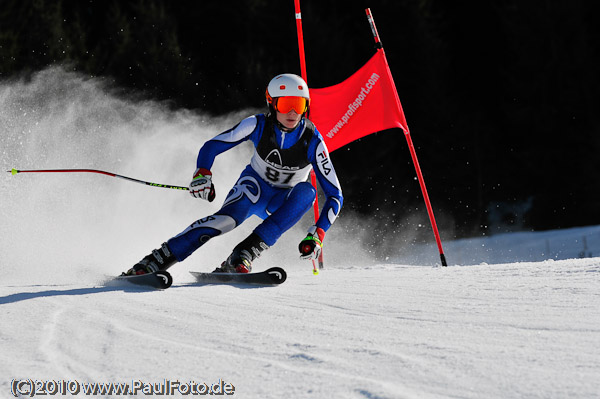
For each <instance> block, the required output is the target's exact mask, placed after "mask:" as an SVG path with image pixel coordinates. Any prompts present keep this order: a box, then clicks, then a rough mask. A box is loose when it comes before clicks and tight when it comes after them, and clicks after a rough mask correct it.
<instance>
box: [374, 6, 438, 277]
mask: <svg viewBox="0 0 600 399" xmlns="http://www.w3.org/2000/svg"><path fill="white" fill-rule="evenodd" d="M365 12H366V13H367V20H368V21H369V25H370V26H371V32H373V38H374V39H375V47H376V48H377V51H382V52H383V53H384V54H383V59H384V60H385V63H386V67H387V70H388V73H390V72H389V70H390V69H389V65H387V59H386V58H385V51H384V50H383V45H382V44H381V40H380V39H379V33H378V32H377V27H376V26H375V21H374V20H373V15H372V14H371V9H369V8H367V9H366V10H365ZM390 78H391V76H390ZM390 80H391V81H392V82H393V81H394V80H393V79H390ZM396 96H397V94H396ZM396 100H397V104H396V106H398V104H399V102H400V100H399V99H398V98H396ZM401 113H402V110H401ZM402 130H403V131H404V137H405V138H406V142H407V143H408V149H409V151H410V156H411V157H412V160H413V165H414V166H415V171H416V172H417V178H418V179H419V185H420V186H421V192H422V193H423V200H424V201H425V206H426V207H427V214H428V215H429V222H430V223H431V228H432V230H433V235H434V236H435V242H436V244H437V247H438V251H439V253H440V260H441V262H442V266H448V263H447V262H446V255H444V249H443V248H442V240H441V238H440V233H439V231H438V228H437V223H436V222H435V217H434V216H433V208H432V207H431V201H430V200H429V195H428V194H427V188H426V187H425V179H424V178H423V173H422V172H421V167H420V166H419V160H418V159H417V153H416V151H415V146H414V145H413V142H412V139H411V137H410V131H409V129H408V127H403V129H402Z"/></svg>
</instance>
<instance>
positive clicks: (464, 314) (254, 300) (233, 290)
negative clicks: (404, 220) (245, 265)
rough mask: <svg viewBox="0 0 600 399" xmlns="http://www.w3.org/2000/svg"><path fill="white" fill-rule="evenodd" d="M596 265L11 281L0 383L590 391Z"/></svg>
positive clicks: (362, 391) (279, 390)
mask: <svg viewBox="0 0 600 399" xmlns="http://www.w3.org/2000/svg"><path fill="white" fill-rule="evenodd" d="M599 273H600V258H592V259H573V260H562V261H546V262H536V263H518V264H499V265H477V266H451V267H448V268H441V267H423V266H421V267H419V266H402V265H376V266H370V267H365V266H355V267H349V268H346V269H325V270H323V271H322V272H321V274H320V275H318V276H313V275H312V274H310V271H305V270H291V271H290V273H289V277H288V281H287V282H285V283H284V284H283V285H282V286H279V287H268V288H243V287H240V286H233V287H232V286H218V285H206V286H202V285H195V284H193V283H191V282H190V281H183V282H182V281H177V278H176V282H175V283H174V286H173V287H171V288H170V289H168V290H165V291H153V290H144V289H140V288H138V287H135V286H128V285H127V284H125V285H118V286H112V285H108V286H106V285H94V283H93V282H90V284H86V283H83V282H81V283H78V284H69V285H64V286H61V285H55V286H48V287H45V286H43V285H38V286H27V285H18V284H11V285H8V286H4V287H2V295H1V296H0V304H1V306H2V309H3V311H4V322H3V323H2V326H1V327H0V334H1V337H2V340H1V342H2V355H1V356H2V358H3V359H2V363H1V364H2V366H0V372H1V374H2V375H3V376H4V381H2V383H1V384H0V396H1V397H6V396H8V395H7V394H8V392H10V386H9V381H10V380H11V379H12V378H37V379H44V380H47V379H56V380H60V379H70V380H73V379H75V380H78V381H80V382H113V381H114V382H130V381H133V380H142V381H144V382H160V381H162V380H163V379H165V378H167V379H173V380H180V381H187V380H194V381H204V382H208V383H212V382H216V381H218V380H219V379H223V380H225V381H227V382H230V383H231V384H233V385H234V386H235V387H236V391H235V395H234V397H243V398H281V397H293V398H313V397H319V398H321V397H331V398H404V397H406V398H482V397H487V398H516V397H527V398H530V397H531V398H565V397H569V398H574V397H578V398H591V397H596V396H597V395H598V392H600V391H599V390H600V382H599V381H600V379H599V378H598V377H599V376H600V374H599V372H600V318H599V316H600V315H599V311H598V309H600V298H599V296H600V294H599V291H598V286H599V285H598V277H599V276H600V275H599ZM180 277H181V276H180ZM179 280H181V278H180V279H179Z"/></svg>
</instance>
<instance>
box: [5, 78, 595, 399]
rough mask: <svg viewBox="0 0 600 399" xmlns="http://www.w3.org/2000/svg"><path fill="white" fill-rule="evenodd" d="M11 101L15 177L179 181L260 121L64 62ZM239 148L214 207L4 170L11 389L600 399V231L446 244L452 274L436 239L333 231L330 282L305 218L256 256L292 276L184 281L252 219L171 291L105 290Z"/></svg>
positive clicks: (183, 221)
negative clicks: (235, 133) (369, 240)
mask: <svg viewBox="0 0 600 399" xmlns="http://www.w3.org/2000/svg"><path fill="white" fill-rule="evenodd" d="M0 105H1V107H2V110H3V112H2V113H1V114H0V128H1V130H2V132H3V133H2V137H1V147H0V150H1V151H2V166H3V167H4V168H5V169H4V170H10V169H11V168H13V167H14V168H17V169H29V168H68V167H71V168H95V169H103V170H108V171H112V172H116V173H119V174H123V175H126V176H131V177H135V178H140V179H148V180H151V181H154V182H158V183H168V184H178V185H186V184H187V180H188V179H189V177H190V176H191V174H192V173H193V171H194V170H193V169H194V162H195V156H196V153H197V150H198V149H199V147H200V145H201V144H202V143H203V141H204V140H206V139H207V138H209V137H211V136H213V135H215V134H216V133H218V132H219V131H220V130H222V129H225V128H228V127H230V126H232V125H233V124H235V123H237V121H239V120H240V119H241V118H242V117H243V116H245V115H247V114H249V113H251V112H252V111H245V112H243V113H237V114H234V115H231V116H229V117H224V118H210V117H203V116H201V115H197V114H192V113H189V112H173V111H168V110H166V108H165V107H163V106H161V105H160V104H157V103H152V102H147V103H135V102H133V101H129V100H127V99H124V98H122V97H118V96H117V95H114V94H112V93H111V92H110V90H109V89H107V88H106V87H104V85H103V83H102V82H101V81H99V80H96V79H87V78H84V77H82V76H80V75H76V74H72V73H65V72H64V71H62V70H60V69H48V70H46V71H44V72H42V73H40V74H38V75H35V76H34V77H33V79H31V80H30V81H27V82H25V81H14V82H4V83H1V84H0ZM231 153H232V154H229V153H228V154H223V155H222V156H221V157H220V158H219V159H218V160H217V163H216V164H215V167H214V168H213V173H214V176H215V184H216V188H217V195H218V197H217V200H216V201H215V202H214V203H212V204H207V203H206V202H201V201H199V200H195V199H192V198H191V197H189V196H188V195H185V194H184V193H181V192H178V191H175V190H166V189H160V188H151V187H146V186H143V185H137V184H133V183H129V182H124V181H122V180H120V179H114V178H110V177H106V176H100V175H87V174H81V175H76V174H69V175H64V174H62V175H61V174H43V175H40V174H37V175H34V174H23V175H17V176H11V175H10V174H8V173H7V174H6V175H5V177H4V178H2V179H0V193H1V199H2V206H1V207H0V216H1V218H2V224H1V226H0V238H1V241H0V242H1V244H0V245H1V247H0V253H1V254H2V257H1V259H2V260H1V263H0V270H1V271H2V276H3V278H2V282H1V283H0V309H1V311H2V322H1V323H0V375H1V376H2V377H0V398H8V397H11V394H10V389H11V385H12V384H11V381H12V380H13V379H20V378H31V379H39V380H51V379H52V380H77V381H79V382H81V383H86V382H87V383H94V382H97V383H103V382H124V383H131V382H132V381H139V380H141V381H143V382H145V383H159V382H162V381H164V380H165V379H170V380H173V381H175V380H179V381H182V382H184V381H190V380H192V381H196V382H206V383H208V384H211V383H214V382H217V381H219V379H221V380H224V381H226V382H228V383H230V384H232V385H233V386H235V393H234V395H233V396H232V397H239V398H367V399H374V398H594V397H599V396H600V311H599V309H600V290H599V288H600V284H599V279H600V258H599V257H598V256H599V254H600V243H599V241H600V240H599V237H600V226H596V227H587V228H579V229H569V230H561V231H553V232H542V233H518V234H508V235H502V236H493V237H486V238H481V239H477V240H476V239H472V240H459V241H454V242H451V241H448V242H445V247H446V254H447V257H448V260H449V262H450V264H451V266H450V267H447V268H443V267H437V266H435V263H436V262H437V259H436V258H437V254H436V252H435V249H434V247H432V246H427V247H425V248H423V247H418V246H416V245H412V246H408V247H406V246H402V243H399V248H400V251H399V252H400V253H399V254H398V257H397V258H394V259H391V260H390V261H389V263H386V264H382V263H377V262H374V261H373V260H372V258H371V257H370V254H369V253H368V252H365V251H362V250H361V249H360V248H358V247H357V246H356V245H354V244H355V243H356V242H357V241H358V242H359V241H360V237H356V235H355V234H356V233H352V234H350V233H347V232H345V231H344V230H343V229H341V228H339V226H337V225H336V226H334V227H333V228H332V230H331V231H330V233H329V234H328V237H327V242H326V247H325V250H326V251H327V252H326V269H325V270H323V271H322V272H321V273H320V274H319V275H318V276H315V275H313V274H312V273H311V266H309V265H307V264H306V263H304V262H302V261H300V260H298V259H297V258H296V248H295V247H296V245H297V241H298V239H299V238H301V237H302V235H303V234H304V231H305V229H306V228H307V227H308V226H309V225H310V219H306V220H303V221H302V222H301V223H300V225H299V226H298V227H296V228H294V229H293V230H291V231H290V232H288V233H286V234H285V235H284V237H283V238H282V240H281V241H280V242H279V243H278V244H277V245H276V246H275V247H274V248H272V249H271V250H269V251H268V252H267V253H266V254H265V255H264V256H263V257H262V258H261V259H260V261H259V262H257V263H256V264H255V267H256V268H257V269H264V268H267V267H269V266H273V265H277V266H284V267H285V268H286V270H288V280H287V281H286V282H285V283H284V284H283V285H281V286H279V287H268V288H248V287H241V286H215V285H207V286H200V285H197V284H195V283H193V281H192V278H191V276H190V275H189V273H188V271H189V270H199V271H206V270H210V269H212V268H213V267H214V266H215V265H216V264H218V263H220V261H222V260H223V258H224V257H226V256H227V254H228V251H230V249H231V247H232V246H233V245H234V244H235V243H237V242H238V241H239V240H240V239H241V238H243V237H245V236H246V235H247V234H248V232H249V231H250V230H251V229H252V228H253V226H254V225H256V223H257V221H255V220H252V221H249V222H248V223H247V224H246V225H244V226H242V227H240V228H239V229H238V231H234V232H232V233H230V234H228V235H227V236H225V237H222V238H220V239H215V240H213V241H211V242H209V243H208V244H206V246H205V247H203V248H202V249H201V250H200V251H198V252H197V253H195V254H194V255H192V257H190V259H189V260H187V261H186V262H184V263H182V264H180V265H176V266H175V267H173V268H172V269H171V271H172V274H173V277H174V279H175V283H174V285H173V287H171V288H170V289H168V290H165V291H155V290H144V289H140V288H139V287H136V286H133V285H127V284H118V285H115V284H106V283H105V282H106V279H107V276H111V275H116V274H118V273H120V272H121V271H122V270H124V269H126V268H127V267H129V266H130V265H131V264H133V263H135V262H136V261H137V260H139V259H140V258H141V257H142V256H144V255H146V253H148V252H149V251H150V250H151V249H152V248H155V247H157V246H158V245H159V244H160V243H161V242H163V241H164V240H166V239H168V238H169V237H170V236H172V235H174V234H176V233H178V232H179V231H181V230H182V229H183V228H184V227H186V226H187V225H188V224H189V223H191V222H193V221H194V220H195V219H197V218H199V217H202V216H206V215H208V214H210V213H212V212H214V211H215V210H216V209H217V208H218V206H219V203H220V202H222V200H223V199H224V196H225V194H226V191H227V189H228V188H229V187H230V186H231V184H232V183H233V181H235V179H236V177H237V175H238V174H239V172H240V171H241V169H242V167H243V166H244V164H245V162H246V161H247V159H249V155H250V148H249V147H244V148H240V149H239V150H236V151H232V152H231ZM338 173H339V174H342V173H344V171H338ZM344 217H345V216H344V214H342V215H341V218H344ZM340 221H342V219H341V220H340ZM340 225H343V224H340ZM388 239H391V238H388ZM584 246H585V247H584ZM425 252H427V255H422V254H423V253H425ZM432 252H433V253H432ZM419 256H424V257H425V258H419ZM594 256H596V257H594ZM579 257H582V258H579ZM79 396H84V395H83V393H81V394H80V395H79ZM121 397H124V396H121ZM132 397H133V396H132ZM137 397H143V395H142V394H140V395H138V396H137Z"/></svg>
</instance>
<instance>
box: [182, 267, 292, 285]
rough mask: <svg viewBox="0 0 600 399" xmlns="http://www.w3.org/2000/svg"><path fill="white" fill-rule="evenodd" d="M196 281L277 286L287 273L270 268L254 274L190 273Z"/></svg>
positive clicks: (280, 269) (277, 268)
mask: <svg viewBox="0 0 600 399" xmlns="http://www.w3.org/2000/svg"><path fill="white" fill-rule="evenodd" d="M190 274H191V275H192V276H194V277H195V278H196V281H198V282H199V283H204V284H256V285H279V284H281V283H283V282H284V281H285V279H286V278H287V273H286V272H285V270H283V269H282V268H280V267H272V268H270V269H267V270H265V271H262V272H256V273H201V272H190Z"/></svg>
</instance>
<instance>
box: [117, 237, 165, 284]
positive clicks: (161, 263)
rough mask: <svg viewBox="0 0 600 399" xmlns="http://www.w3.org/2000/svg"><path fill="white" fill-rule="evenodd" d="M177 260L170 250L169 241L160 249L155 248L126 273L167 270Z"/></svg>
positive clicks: (128, 274) (129, 274)
mask: <svg viewBox="0 0 600 399" xmlns="http://www.w3.org/2000/svg"><path fill="white" fill-rule="evenodd" d="M176 262H177V259H175V255H173V253H172V252H171V251H170V250H169V247H168V246H167V243H166V242H165V243H163V244H162V245H161V247H160V248H159V249H155V250H154V251H152V253H151V254H149V255H147V256H145V257H144V259H142V260H141V261H139V262H138V263H136V264H135V265H134V266H133V267H132V268H131V269H129V270H128V271H127V272H126V273H123V274H124V275H126V276H132V275H140V274H147V273H154V272H157V271H159V270H166V269H168V268H169V267H171V266H173V265H174V264H175V263H176Z"/></svg>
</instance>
